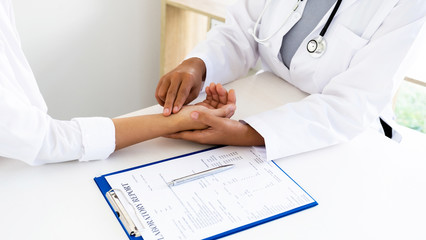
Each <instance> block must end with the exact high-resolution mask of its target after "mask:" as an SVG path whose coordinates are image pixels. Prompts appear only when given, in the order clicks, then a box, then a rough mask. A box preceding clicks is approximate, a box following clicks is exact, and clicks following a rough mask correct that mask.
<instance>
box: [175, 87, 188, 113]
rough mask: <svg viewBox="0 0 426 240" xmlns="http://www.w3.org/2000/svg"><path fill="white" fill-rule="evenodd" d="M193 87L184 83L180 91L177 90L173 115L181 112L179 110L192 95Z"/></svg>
mask: <svg viewBox="0 0 426 240" xmlns="http://www.w3.org/2000/svg"><path fill="white" fill-rule="evenodd" d="M190 91H191V86H190V85H188V84H186V83H185V82H182V84H181V85H180V87H179V89H178V90H177V95H176V99H175V102H174V104H173V105H174V107H173V113H177V112H179V110H180V109H181V108H182V106H183V104H185V103H186V101H187V100H188V97H189V95H190Z"/></svg>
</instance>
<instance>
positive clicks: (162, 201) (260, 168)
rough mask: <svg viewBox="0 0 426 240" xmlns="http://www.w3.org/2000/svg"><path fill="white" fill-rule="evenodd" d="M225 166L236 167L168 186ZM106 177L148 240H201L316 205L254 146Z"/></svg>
mask: <svg viewBox="0 0 426 240" xmlns="http://www.w3.org/2000/svg"><path fill="white" fill-rule="evenodd" d="M225 164H234V165H235V166H234V168H232V169H230V170H226V171H223V172H220V173H217V174H214V175H210V176H207V177H204V178H201V179H197V180H194V181H191V182H187V183H183V184H180V185H177V186H172V187H169V186H167V183H168V182H169V181H171V180H173V179H176V178H179V177H182V176H186V175H189V174H192V173H195V172H200V171H203V170H206V169H209V168H213V167H217V166H220V165H225ZM105 178H106V180H107V181H108V183H109V184H110V185H111V187H112V188H113V189H119V190H121V191H117V192H120V194H119V197H120V198H121V199H123V198H127V201H125V200H123V201H122V202H128V204H125V207H126V209H127V211H128V212H129V213H131V215H133V218H135V219H134V222H135V223H136V224H137V225H138V226H139V229H141V226H140V225H141V224H142V225H143V226H144V228H145V229H144V230H142V231H141V234H142V236H143V238H144V239H145V240H152V239H173V240H175V239H203V238H207V237H211V236H215V235H217V234H220V233H223V232H226V231H229V230H233V229H235V228H238V227H241V226H244V225H247V224H251V223H253V222H257V221H259V220H262V219H265V218H269V217H271V216H275V215H277V214H282V213H284V212H287V211H290V210H292V209H295V208H298V207H301V206H305V205H307V204H310V203H313V202H315V201H314V199H312V198H311V197H310V196H309V195H308V194H307V193H306V192H305V191H304V190H303V189H302V188H300V187H299V186H298V185H297V184H296V183H295V182H294V181H293V180H292V179H291V178H290V177H289V176H287V175H286V174H285V173H284V172H283V171H282V170H281V169H280V168H279V167H278V166H277V165H275V163H274V162H270V161H269V162H268V161H266V160H265V158H264V154H261V153H259V152H258V150H256V149H255V148H252V147H232V146H228V147H222V148H217V149H213V150H209V151H206V152H202V153H198V154H194V155H190V156H186V157H183V158H178V159H174V160H170V161H165V162H162V163H158V164H153V165H149V166H146V167H142V168H138V169H134V170H130V171H125V172H122V173H119V174H114V175H110V176H107V177H105ZM130 204H133V206H134V208H132V207H131V206H130ZM133 209H136V211H137V213H136V214H139V219H140V221H142V223H139V222H140V221H138V220H137V218H136V217H135V213H134V212H135V211H134V210H133ZM132 212H133V213H132Z"/></svg>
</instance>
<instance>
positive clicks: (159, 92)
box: [155, 78, 170, 106]
mask: <svg viewBox="0 0 426 240" xmlns="http://www.w3.org/2000/svg"><path fill="white" fill-rule="evenodd" d="M169 86H170V81H169V80H165V79H164V78H161V79H160V82H159V83H158V85H157V89H156V90H155V98H156V99H157V102H158V103H159V104H160V105H161V106H164V103H165V101H166V97H167V90H168V89H169Z"/></svg>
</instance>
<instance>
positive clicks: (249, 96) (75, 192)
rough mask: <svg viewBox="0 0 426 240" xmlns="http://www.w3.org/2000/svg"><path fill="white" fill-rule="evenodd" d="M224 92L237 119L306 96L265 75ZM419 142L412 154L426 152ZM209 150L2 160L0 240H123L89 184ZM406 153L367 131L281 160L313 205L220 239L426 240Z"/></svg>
mask: <svg viewBox="0 0 426 240" xmlns="http://www.w3.org/2000/svg"><path fill="white" fill-rule="evenodd" d="M259 82H261V83H262V88H258V87H257V86H258V84H259ZM230 86H232V87H234V88H235V89H236V92H237V98H238V109H237V113H236V114H237V116H236V117H235V118H236V119H238V118H240V117H242V116H245V115H248V114H251V113H254V112H257V111H260V110H262V109H267V108H272V107H274V106H277V105H279V104H280V103H281V102H283V101H289V100H296V99H300V98H301V97H303V96H304V95H303V93H301V92H299V91H297V90H294V89H292V88H291V87H290V86H289V85H287V84H285V83H284V82H283V81H280V80H278V79H277V78H276V77H274V76H272V75H270V74H262V75H260V76H256V77H251V78H249V79H247V80H246V81H241V80H240V81H236V82H234V83H232V84H230V85H229V86H227V87H230ZM267 103H268V104H270V105H268V106H267V107H265V105H266V104H267ZM159 111H161V108H159V106H154V107H151V108H147V109H144V110H141V111H138V112H137V113H144V114H145V113H153V112H159ZM133 114H135V113H133ZM307 137H309V136H307ZM422 137H423V136H421V137H419V140H421V141H424V142H423V143H419V144H418V146H426V140H425V139H424V138H422ZM206 147H208V146H203V145H199V144H195V143H190V142H185V141H181V140H173V139H165V138H158V139H154V140H151V141H147V142H144V143H141V144H137V145H135V146H132V147H130V148H127V149H123V150H120V151H119V152H116V153H114V154H113V155H112V156H111V157H110V158H109V159H108V160H105V161H93V162H89V163H79V162H76V161H74V162H68V163H61V164H52V165H45V166H41V167H30V166H27V165H25V164H24V163H21V162H19V161H16V160H10V159H1V158H0V193H1V195H0V239H5V240H11V239H40V240H50V239H52V240H53V239H55V240H57V239H61V240H62V239H73V240H75V239H104V240H109V239H110V240H117V239H126V235H125V234H124V231H123V230H122V228H121V226H120V225H119V223H118V222H117V220H116V218H115V216H114V214H113V213H112V211H111V210H110V208H109V207H108V206H107V203H106V202H105V200H104V198H103V196H102V195H101V193H100V191H99V190H98V188H97V186H96V184H95V182H94V181H93V177H95V176H98V175H101V174H105V173H109V172H113V171H117V170H121V169H125V168H129V167H133V166H136V165H141V164H145V163H148V162H152V161H157V160H160V159H164V158H168V157H172V156H176V155H180V154H184V153H188V152H191V151H195V150H200V149H204V148H206ZM410 147H411V149H410V150H408V148H406V147H404V145H398V144H397V143H395V142H393V141H391V140H389V139H387V138H385V137H384V136H382V135H380V134H377V133H375V132H373V131H368V132H366V133H364V134H362V135H361V136H359V137H357V138H356V139H354V140H353V141H351V142H349V143H345V144H341V145H337V146H333V147H329V148H326V149H322V150H318V151H314V152H310V153H305V154H300V155H297V156H293V157H288V158H285V159H281V160H278V161H277V163H278V164H279V165H280V166H281V167H282V168H283V169H284V170H285V171H286V172H287V173H288V174H289V175H290V176H292V177H293V178H294V179H295V180H296V182H298V183H299V184H300V185H301V186H302V187H304V188H305V189H306V191H307V192H308V193H310V194H311V195H312V196H313V197H314V198H315V199H316V200H317V201H318V203H319V205H318V206H316V207H314V208H311V209H308V210H305V211H302V212H299V213H296V214H294V215H291V216H287V217H284V218H281V219H278V220H275V221H272V222H269V223H266V224H263V225H261V226H258V227H255V228H251V229H249V230H246V231H243V232H240V233H237V234H234V235H231V236H228V237H227V238H226V239H292V240H294V239H327V240H328V239H339V240H340V239H357V240H358V239H426V231H424V230H423V228H424V226H425V223H426V220H425V219H426V190H425V186H426V150H422V149H420V148H421V147H418V148H416V147H413V146H411V145H410ZM23 151H25V149H23Z"/></svg>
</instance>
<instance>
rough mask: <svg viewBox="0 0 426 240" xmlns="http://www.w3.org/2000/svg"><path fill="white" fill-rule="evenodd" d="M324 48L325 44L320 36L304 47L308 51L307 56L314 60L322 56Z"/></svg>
mask: <svg viewBox="0 0 426 240" xmlns="http://www.w3.org/2000/svg"><path fill="white" fill-rule="evenodd" d="M326 48H327V43H326V42H325V40H324V38H323V37H321V36H318V37H316V38H314V39H311V40H310V41H309V42H308V44H307V45H306V49H307V50H308V52H309V54H310V55H311V56H312V57H314V58H319V57H321V56H322V55H323V54H324V52H325V49H326Z"/></svg>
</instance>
